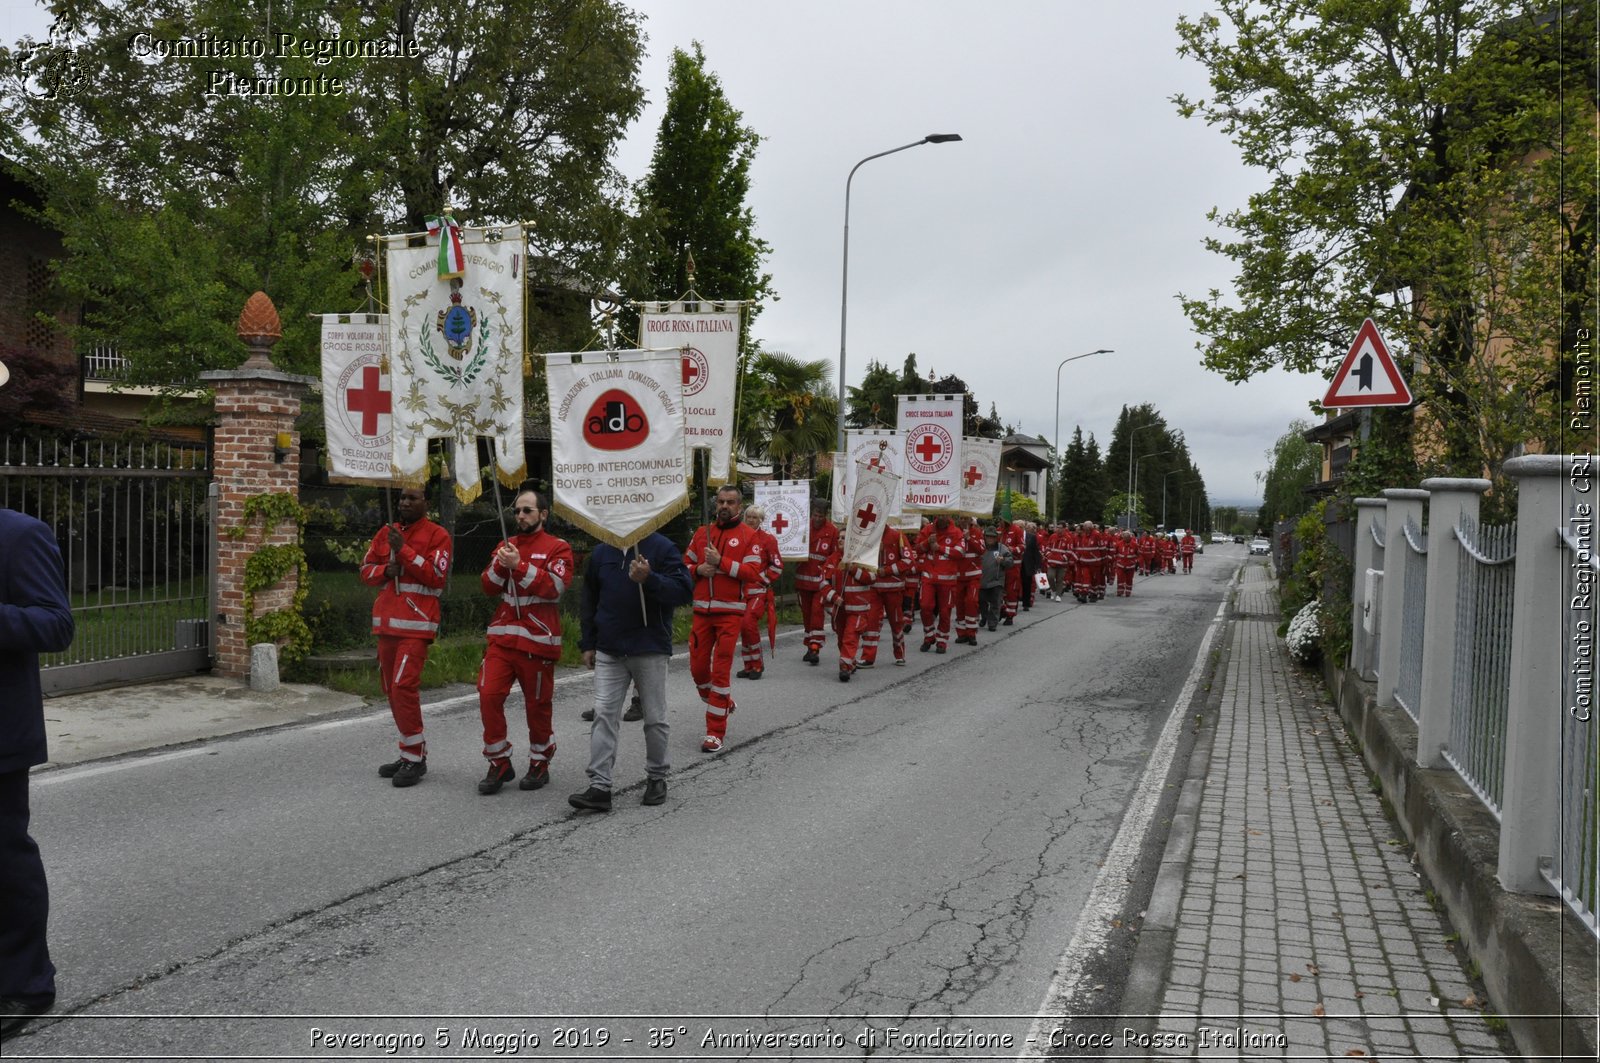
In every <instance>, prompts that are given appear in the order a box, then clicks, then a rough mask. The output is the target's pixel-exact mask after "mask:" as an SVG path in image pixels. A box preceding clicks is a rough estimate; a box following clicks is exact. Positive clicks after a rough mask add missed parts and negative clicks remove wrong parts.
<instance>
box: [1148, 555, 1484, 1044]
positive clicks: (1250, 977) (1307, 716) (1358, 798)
mask: <svg viewBox="0 0 1600 1063" xmlns="http://www.w3.org/2000/svg"><path fill="white" fill-rule="evenodd" d="M1275 592H1276V587H1275V584H1274V583H1273V581H1272V576H1271V573H1270V570H1269V569H1268V568H1267V567H1266V566H1265V565H1264V564H1249V565H1247V566H1246V568H1245V570H1244V572H1243V576H1242V581H1241V583H1240V584H1239V587H1238V595H1237V597H1236V598H1235V620H1234V621H1233V623H1232V624H1231V628H1232V631H1231V647H1230V649H1229V652H1228V655H1227V658H1226V663H1225V665H1224V666H1223V670H1222V672H1221V675H1220V679H1221V683H1220V697H1219V696H1218V695H1217V694H1214V695H1213V705H1214V706H1215V709H1214V710H1209V709H1208V715H1215V717H1216V718H1215V721H1214V732H1213V741H1212V744H1211V746H1210V748H1209V749H1205V748H1197V749H1196V751H1195V754H1194V758H1193V760H1192V762H1191V765H1190V771H1189V779H1188V781H1187V783H1186V785H1185V788H1184V796H1183V798H1181V799H1180V803H1179V812H1178V815H1177V816H1176V817H1175V819H1174V826H1173V832H1172V836H1171V840H1170V842H1169V845H1168V849H1167V853H1166V858H1165V860H1164V861H1163V871H1162V878H1163V879H1164V880H1165V882H1164V883H1163V881H1161V880H1158V883H1157V886H1156V891H1155V896H1154V897H1153V898H1152V903H1151V906H1150V911H1149V913H1148V916H1147V919H1146V922H1145V927H1144V930H1145V932H1146V933H1150V932H1152V931H1155V932H1156V933H1155V934H1154V935H1153V936H1152V941H1153V942H1161V943H1163V944H1164V943H1166V942H1170V946H1171V947H1170V955H1169V956H1168V955H1155V956H1151V955H1148V954H1147V951H1146V950H1145V949H1144V948H1143V945H1141V951H1140V953H1139V955H1138V956H1137V957H1136V959H1135V967H1136V971H1135V976H1134V980H1133V981H1134V982H1137V981H1139V972H1138V970H1137V968H1139V966H1140V965H1141V964H1143V965H1145V970H1146V974H1148V973H1149V971H1150V967H1149V965H1150V964H1152V963H1154V964H1159V965H1161V967H1160V968H1158V969H1159V972H1160V973H1159V981H1156V980H1154V979H1148V978H1147V979H1146V981H1147V983H1148V984H1149V985H1150V986H1151V987H1152V988H1153V987H1155V986H1159V988H1154V992H1153V993H1149V992H1148V991H1147V996H1146V999H1145V1000H1144V1001H1142V1002H1140V1003H1143V1004H1145V1005H1147V1006H1149V1011H1150V1012H1152V1013H1159V1018H1156V1019H1154V1020H1153V1021H1152V1020H1147V1022H1146V1027H1147V1028H1148V1029H1150V1030H1151V1036H1152V1041H1151V1045H1152V1049H1153V1050H1152V1055H1153V1056H1154V1057H1156V1058H1161V1059H1167V1058H1176V1057H1188V1056H1202V1057H1212V1058H1237V1057H1241V1056H1277V1057H1283V1056H1287V1057H1289V1058H1301V1059H1307V1058H1313V1059H1317V1058H1327V1059H1344V1058H1367V1059H1373V1058H1377V1059H1425V1060H1446V1059H1455V1058H1465V1057H1471V1058H1479V1059H1482V1058H1490V1059H1496V1058H1514V1057H1515V1055H1516V1050H1515V1047H1514V1046H1513V1044H1512V1042H1511V1039H1510V1036H1509V1034H1506V1033H1503V1032H1496V1030H1495V1029H1492V1028H1491V1025H1490V1022H1491V1020H1490V1015H1489V1013H1488V1012H1486V1011H1485V1010H1484V1009H1485V1006H1486V1004H1485V1001H1484V999H1483V990H1482V988H1481V987H1479V986H1477V985H1475V980H1474V979H1473V978H1471V977H1470V976H1469V974H1468V973H1467V971H1466V969H1465V967H1464V964H1463V958H1462V957H1461V956H1460V955H1459V954H1458V951H1457V949H1456V946H1455V944H1454V940H1455V938H1454V935H1453V934H1452V933H1451V930H1450V928H1449V927H1448V925H1446V923H1445V922H1444V920H1443V917H1442V916H1441V915H1440V914H1439V913H1438V912H1436V911H1435V910H1434V908H1433V906H1432V904H1431V903H1430V894H1429V892H1428V890H1427V886H1426V883H1424V882H1423V881H1422V880H1421V878H1420V877H1419V875H1418V873H1417V871H1416V869H1415V867H1414V865H1413V863H1412V860H1411V858H1410V855H1409V848H1408V847H1407V845H1406V844H1405V840H1404V837H1403V836H1402V834H1401V832H1400V830H1399V828H1398V827H1396V826H1395V825H1394V824H1393V823H1391V821H1390V820H1389V819H1388V818H1387V817H1386V816H1385V814H1384V810H1383V804H1382V801H1381V798H1380V797H1379V796H1378V795H1377V794H1375V793H1373V792H1372V789H1371V784H1370V783H1369V780H1368V776H1367V772H1366V770H1365V766H1364V764H1363V763H1362V760H1361V757H1360V755H1359V754H1358V753H1357V752H1356V751H1355V750H1354V748H1353V747H1352V745H1351V744H1350V742H1349V739H1348V736H1347V735H1346V733H1345V730H1344V727H1343V725H1342V723H1341V721H1340V719H1339V716H1338V713H1337V711H1336V710H1335V709H1334V707H1333V706H1332V704H1331V703H1330V702H1329V700H1328V698H1327V696H1326V694H1325V693H1323V692H1322V690H1321V688H1320V684H1318V682H1317V681H1316V678H1315V677H1314V676H1313V675H1312V674H1311V673H1309V672H1304V671H1300V670H1297V669H1296V668H1295V667H1294V665H1293V664H1292V663H1291V662H1290V661H1289V660H1288V659H1287V657H1286V655H1285V652H1284V650H1283V644H1282V642H1281V640H1279V639H1278V637H1277V625H1278V614H1277V597H1276V593H1275ZM1180 878H1181V885H1179V881H1178V880H1179V879H1180ZM1163 885H1165V886H1166V887H1167V888H1165V889H1164V888H1163ZM1163 929H1166V930H1169V931H1170V933H1168V934H1163V933H1161V931H1162V930H1163ZM1150 951H1155V950H1154V949H1152V950H1150ZM1160 951H1161V952H1163V953H1165V952H1166V951H1167V950H1166V949H1165V948H1164V947H1162V948H1161V949H1160ZM1163 961H1166V962H1164V963H1163ZM1130 984H1133V983H1130ZM1132 995H1134V994H1133V993H1132V992H1130V996H1132ZM1152 997H1153V999H1151V998H1152ZM1128 1003H1129V1004H1130V1005H1133V1004H1134V1003H1135V1002H1134V1001H1131V1000H1130V1001H1128ZM1129 1010H1132V1008H1131V1007H1130V1009H1129ZM1496 1025H1498V1023H1496Z"/></svg>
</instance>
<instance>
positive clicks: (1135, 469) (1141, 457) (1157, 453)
mask: <svg viewBox="0 0 1600 1063" xmlns="http://www.w3.org/2000/svg"><path fill="white" fill-rule="evenodd" d="M1171 453H1172V448H1171V447H1168V448H1167V449H1166V450H1152V451H1151V452H1150V453H1148V454H1140V455H1139V461H1136V462H1134V463H1133V490H1132V491H1130V492H1128V527H1129V528H1130V529H1131V528H1132V527H1133V506H1134V501H1133V495H1134V494H1136V493H1137V492H1138V490H1139V462H1142V461H1144V459H1146V458H1159V457H1160V456H1161V455H1163V454H1171Z"/></svg>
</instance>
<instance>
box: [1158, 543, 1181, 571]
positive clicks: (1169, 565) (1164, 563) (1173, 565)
mask: <svg viewBox="0 0 1600 1063" xmlns="http://www.w3.org/2000/svg"><path fill="white" fill-rule="evenodd" d="M1156 545H1157V546H1159V547H1160V548H1161V571H1162V572H1164V573H1171V574H1172V575H1177V573H1178V565H1177V561H1176V558H1177V556H1178V544H1177V542H1176V540H1174V539H1173V538H1172V536H1170V535H1163V536H1161V538H1160V540H1159V541H1158V542H1157V544H1156Z"/></svg>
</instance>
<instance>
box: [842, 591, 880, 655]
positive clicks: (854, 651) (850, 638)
mask: <svg viewBox="0 0 1600 1063" xmlns="http://www.w3.org/2000/svg"><path fill="white" fill-rule="evenodd" d="M839 608H840V609H841V610H842V614H841V615H840V617H839V669H840V671H847V670H848V671H852V672H853V671H855V667H856V657H857V655H859V654H860V653H861V642H862V636H863V634H865V632H866V629H867V618H868V617H869V616H871V614H872V606H871V605H869V604H868V603H867V602H865V601H863V602H861V603H860V604H859V605H856V607H855V608H854V609H851V608H850V604H846V605H841V606H840V607H839Z"/></svg>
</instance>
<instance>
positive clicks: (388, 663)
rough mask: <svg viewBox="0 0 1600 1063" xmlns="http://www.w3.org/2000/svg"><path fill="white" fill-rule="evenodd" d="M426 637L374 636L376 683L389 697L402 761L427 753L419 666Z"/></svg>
mask: <svg viewBox="0 0 1600 1063" xmlns="http://www.w3.org/2000/svg"><path fill="white" fill-rule="evenodd" d="M432 644H433V643H432V641H431V640H429V639H413V638H397V637H395V636H393V635H379V636H378V682H380V683H381V684H383V692H384V694H385V695H387V696H388V698H389V711H390V712H391V713H393V714H394V726H395V729H396V730H398V731H399V732H400V757H401V759H402V760H421V759H422V758H423V757H426V756H427V755H428V744H427V743H426V742H424V741H423V740H422V693H421V691H422V666H423V665H425V664H427V663H428V647H429V646H431V645H432Z"/></svg>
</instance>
